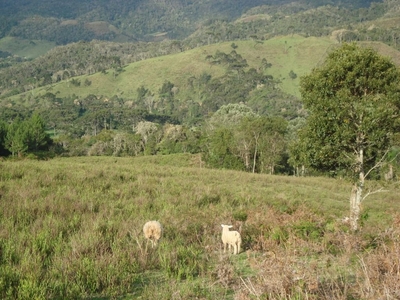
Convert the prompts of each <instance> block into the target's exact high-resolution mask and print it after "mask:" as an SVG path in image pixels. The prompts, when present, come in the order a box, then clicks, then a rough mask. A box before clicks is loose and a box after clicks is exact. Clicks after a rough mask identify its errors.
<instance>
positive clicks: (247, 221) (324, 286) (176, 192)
mask: <svg viewBox="0 0 400 300" xmlns="http://www.w3.org/2000/svg"><path fill="white" fill-rule="evenodd" d="M382 185H384V186H383V190H384V191H382V192H381V193H374V194H372V195H371V196H370V197H368V198H367V199H366V200H365V202H364V203H363V214H362V229H361V230H360V232H356V233H352V232H350V231H349V226H348V225H347V224H346V223H345V222H344V221H343V219H344V218H345V217H346V216H347V215H348V213H349V212H348V208H349V203H348V199H349V196H350V189H351V185H350V184H349V183H348V182H346V181H344V180H341V179H329V178H322V177H303V178H298V177H290V176H272V175H260V174H250V173H244V172H235V171H228V170H212V169H206V168H204V166H203V164H202V162H201V158H200V157H199V156H197V155H185V154H183V155H171V156H151V157H136V158H118V157H75V158H56V159H52V160H47V161H37V160H3V161H0V201H1V202H0V203H1V210H0V297H1V298H2V299H78V298H79V299H374V297H375V299H377V297H378V296H379V297H381V296H382V297H383V296H391V295H396V293H397V292H398V287H397V285H398V279H399V274H398V273H397V272H396V270H395V269H393V268H391V266H395V265H396V264H398V263H399V262H400V256H399V253H400V252H398V249H400V243H399V242H400V241H399V231H400V228H399V223H400V222H399V220H400V219H399V216H398V211H399V206H400V202H399V196H398V195H399V194H400V193H399V192H400V191H399V185H398V183H396V182H393V183H389V184H388V183H386V184H384V183H381V182H368V187H366V188H367V189H370V190H371V191H375V190H377V189H379V188H380V187H381V186H382ZM153 219H154V220H159V221H160V222H161V223H162V224H163V226H164V234H163V238H162V240H161V241H160V243H159V246H158V247H157V248H151V246H150V244H147V243H146V241H145V240H144V237H143V233H142V226H143V224H144V223H145V222H146V221H148V220H153ZM221 223H225V224H232V225H233V226H234V228H233V229H235V230H239V231H240V232H241V235H242V251H241V253H240V254H239V255H236V256H233V255H230V254H228V253H223V252H222V243H221V240H220V236H221V226H220V224H221ZM379 272H384V273H382V274H384V276H383V275H382V276H379ZM367 280H368V288H370V289H367V288H365V282H367ZM385 293H386V294H385ZM379 297H378V298H379Z"/></svg>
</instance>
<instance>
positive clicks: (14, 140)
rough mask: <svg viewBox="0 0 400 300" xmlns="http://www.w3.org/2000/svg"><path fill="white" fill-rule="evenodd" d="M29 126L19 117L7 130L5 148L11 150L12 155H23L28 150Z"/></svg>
mask: <svg viewBox="0 0 400 300" xmlns="http://www.w3.org/2000/svg"><path fill="white" fill-rule="evenodd" d="M27 136H28V134H27V126H26V124H25V123H24V122H22V121H21V120H20V119H19V118H17V119H15V120H14V121H13V122H12V123H11V124H10V125H9V126H8V130H7V135H6V137H5V144H4V145H5V148H6V149H7V150H8V151H10V152H11V154H12V156H15V155H18V156H21V155H23V154H24V153H26V152H27V151H28V143H27Z"/></svg>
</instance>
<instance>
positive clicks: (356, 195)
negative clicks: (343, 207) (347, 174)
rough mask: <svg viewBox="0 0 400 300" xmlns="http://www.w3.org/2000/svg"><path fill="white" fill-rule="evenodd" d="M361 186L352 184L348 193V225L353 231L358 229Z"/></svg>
mask: <svg viewBox="0 0 400 300" xmlns="http://www.w3.org/2000/svg"><path fill="white" fill-rule="evenodd" d="M361 196H362V187H361V186H359V185H358V183H356V184H354V186H353V188H352V190H351V195H350V226H351V229H352V230H353V231H356V230H358V220H359V218H360V214H361Z"/></svg>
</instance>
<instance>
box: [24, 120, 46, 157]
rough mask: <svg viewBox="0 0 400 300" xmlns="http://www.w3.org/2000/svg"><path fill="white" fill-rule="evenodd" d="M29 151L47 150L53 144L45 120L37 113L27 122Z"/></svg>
mask: <svg viewBox="0 0 400 300" xmlns="http://www.w3.org/2000/svg"><path fill="white" fill-rule="evenodd" d="M26 123H27V139H28V141H27V143H28V150H29V151H38V150H45V149H46V148H47V146H48V145H50V143H51V139H50V137H49V135H48V134H47V133H46V126H45V124H44V121H43V119H42V118H41V117H40V116H39V115H38V114H36V113H34V114H33V115H32V117H31V118H30V119H29V120H27V121H26Z"/></svg>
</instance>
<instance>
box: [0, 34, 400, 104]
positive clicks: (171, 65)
mask: <svg viewBox="0 0 400 300" xmlns="http://www.w3.org/2000/svg"><path fill="white" fill-rule="evenodd" d="M231 44H232V43H229V42H226V43H220V44H212V45H209V46H203V47H199V48H195V49H192V50H188V51H184V52H180V53H176V54H171V55H165V56H160V57H155V58H151V59H146V60H142V61H138V62H134V63H131V64H128V65H126V66H124V67H123V71H122V72H119V74H118V75H116V74H115V72H116V71H115V70H113V69H110V70H107V71H106V72H98V73H96V74H93V75H84V76H78V77H75V80H78V81H80V82H82V83H83V82H84V81H85V80H89V81H90V82H91V84H90V85H89V86H84V85H83V84H81V85H79V86H75V85H73V84H71V79H69V80H63V81H61V82H58V83H55V84H50V85H47V86H44V87H40V88H37V89H33V90H31V91H29V92H26V93H24V94H21V95H15V96H12V97H10V98H9V99H8V100H6V99H5V100H3V103H4V102H7V101H12V102H14V101H17V102H18V99H24V98H26V97H30V96H32V95H33V96H34V97H39V96H41V95H44V94H46V93H48V92H51V93H53V94H55V95H57V97H68V96H71V95H75V96H76V97H78V98H84V97H86V96H88V95H90V94H94V95H102V96H105V97H112V96H115V95H117V96H121V97H123V98H124V99H133V98H135V97H136V93H137V89H138V88H139V87H141V86H144V87H146V88H147V89H149V90H151V91H153V92H156V91H158V90H159V89H160V88H161V86H162V84H163V83H164V82H165V81H167V80H168V81H170V82H172V83H174V85H175V86H176V87H177V88H178V89H185V85H186V83H187V80H188V78H189V77H191V76H199V75H200V74H202V73H204V72H206V73H209V74H211V75H212V76H216V77H218V76H221V75H222V74H223V73H224V68H223V67H222V66H220V65H211V64H210V63H209V62H207V61H206V56H207V55H213V54H214V53H215V52H216V51H223V52H228V53H229V52H230V51H232V50H233V49H232V48H231ZM235 44H236V45H237V46H238V47H237V49H236V52H238V53H239V54H241V55H242V56H243V57H244V58H245V59H246V60H247V62H248V64H249V67H254V68H258V67H259V66H260V64H261V60H262V59H263V58H265V59H266V60H267V61H268V62H270V63H271V64H272V66H271V68H269V69H268V70H267V73H268V74H270V75H272V76H273V77H274V78H275V79H277V80H279V82H280V83H279V84H278V85H279V88H281V89H282V91H284V92H286V93H288V94H291V95H294V96H297V97H299V96H300V94H299V90H298V87H299V86H298V85H299V77H300V76H302V75H304V74H307V73H309V72H310V71H311V70H312V68H314V67H316V66H317V65H318V64H321V63H323V61H324V58H325V56H326V54H327V53H328V52H329V51H330V50H331V49H333V48H334V47H335V46H336V45H338V44H337V42H335V41H334V40H333V39H331V38H329V37H323V38H316V37H310V38H304V37H301V36H297V35H293V36H281V37H275V38H272V39H270V40H267V41H264V42H262V43H257V42H255V41H237V42H235ZM362 45H365V46H368V47H373V48H375V49H376V50H377V51H378V52H379V53H381V54H382V55H384V56H389V57H391V58H392V59H393V61H394V62H395V63H396V64H397V65H400V52H399V51H397V50H395V49H393V48H391V47H389V46H387V45H385V44H383V43H375V42H369V43H367V42H364V43H362ZM290 71H293V72H294V73H295V74H296V75H297V77H296V78H295V79H291V78H290V77H289V72H290Z"/></svg>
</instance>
